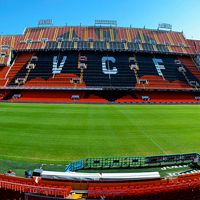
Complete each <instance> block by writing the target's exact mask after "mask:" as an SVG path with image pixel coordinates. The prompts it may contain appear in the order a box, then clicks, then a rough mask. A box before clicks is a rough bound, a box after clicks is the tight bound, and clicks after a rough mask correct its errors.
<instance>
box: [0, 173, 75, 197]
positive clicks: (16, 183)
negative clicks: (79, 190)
mask: <svg viewBox="0 0 200 200" xmlns="http://www.w3.org/2000/svg"><path fill="white" fill-rule="evenodd" d="M0 188H1V189H3V190H12V191H18V192H20V193H22V192H23V193H24V192H27V193H36V194H42V195H47V196H48V195H51V196H57V197H64V198H66V197H67V196H68V195H69V193H70V191H71V184H70V183H64V182H52V181H42V180H41V181H40V182H39V183H36V182H35V181H34V179H28V178H19V177H11V176H5V175H0Z"/></svg>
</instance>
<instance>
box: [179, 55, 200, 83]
mask: <svg viewBox="0 0 200 200" xmlns="http://www.w3.org/2000/svg"><path fill="white" fill-rule="evenodd" d="M179 59H180V61H181V63H182V64H183V65H184V66H185V67H186V68H187V69H188V70H189V71H190V72H191V73H192V74H193V75H194V76H195V77H196V78H197V79H198V80H200V70H199V69H198V68H197V66H196V65H195V63H194V61H193V60H192V58H190V57H179Z"/></svg>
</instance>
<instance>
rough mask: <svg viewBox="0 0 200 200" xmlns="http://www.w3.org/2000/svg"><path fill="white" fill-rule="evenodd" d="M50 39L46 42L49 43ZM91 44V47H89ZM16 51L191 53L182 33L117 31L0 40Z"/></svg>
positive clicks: (59, 30) (64, 31) (32, 32)
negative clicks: (69, 50)
mask: <svg viewBox="0 0 200 200" xmlns="http://www.w3.org/2000/svg"><path fill="white" fill-rule="evenodd" d="M46 39H47V40H46ZM88 41H89V43H88ZM1 44H7V45H10V47H12V48H13V49H15V50H29V49H35V50H37V49H45V48H46V49H51V50H55V49H80V50H88V49H90V50H91V49H96V50H101V49H104V50H106V49H107V50H121V51H127V50H134V51H144V52H165V53H172V52H175V53H181V54H186V53H192V52H193V51H192V50H191V48H189V45H190V44H191V42H188V41H187V40H186V39H185V38H184V36H183V34H182V33H179V32H167V31H158V30H149V29H138V28H117V27H98V26H94V27H91V26H84V27H80V26H77V27H74V26H73V27H68V26H63V27H49V28H43V27H36V28H27V29H26V31H25V33H24V35H17V36H0V45H1Z"/></svg>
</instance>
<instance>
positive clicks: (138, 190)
mask: <svg viewBox="0 0 200 200" xmlns="http://www.w3.org/2000/svg"><path fill="white" fill-rule="evenodd" d="M199 186H200V178H199V175H190V176H188V177H187V176H183V177H180V178H175V179H169V180H160V181H144V182H129V183H91V184H89V188H88V196H89V197H90V198H100V197H104V198H109V199H120V198H125V199H140V200H141V199H145V200H153V199H162V200H172V199H177V200H189V199H190V198H193V197H195V198H197V199H198V197H199V196H200V191H199V189H198V188H199Z"/></svg>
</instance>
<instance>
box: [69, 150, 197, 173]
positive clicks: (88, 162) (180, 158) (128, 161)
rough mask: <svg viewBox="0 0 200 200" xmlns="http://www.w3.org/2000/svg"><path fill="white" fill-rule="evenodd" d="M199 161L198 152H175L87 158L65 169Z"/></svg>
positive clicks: (146, 165) (135, 166)
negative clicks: (156, 154)
mask: <svg viewBox="0 0 200 200" xmlns="http://www.w3.org/2000/svg"><path fill="white" fill-rule="evenodd" d="M195 159H196V160H198V161H199V154H198V153H188V154H173V155H160V156H146V157H136V156H134V157H110V158H87V159H82V160H78V161H76V162H72V163H70V164H69V165H67V167H66V169H65V171H66V172H69V171H77V170H84V169H115V168H140V167H159V166H165V165H177V164H188V163H191V162H194V160H195Z"/></svg>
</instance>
